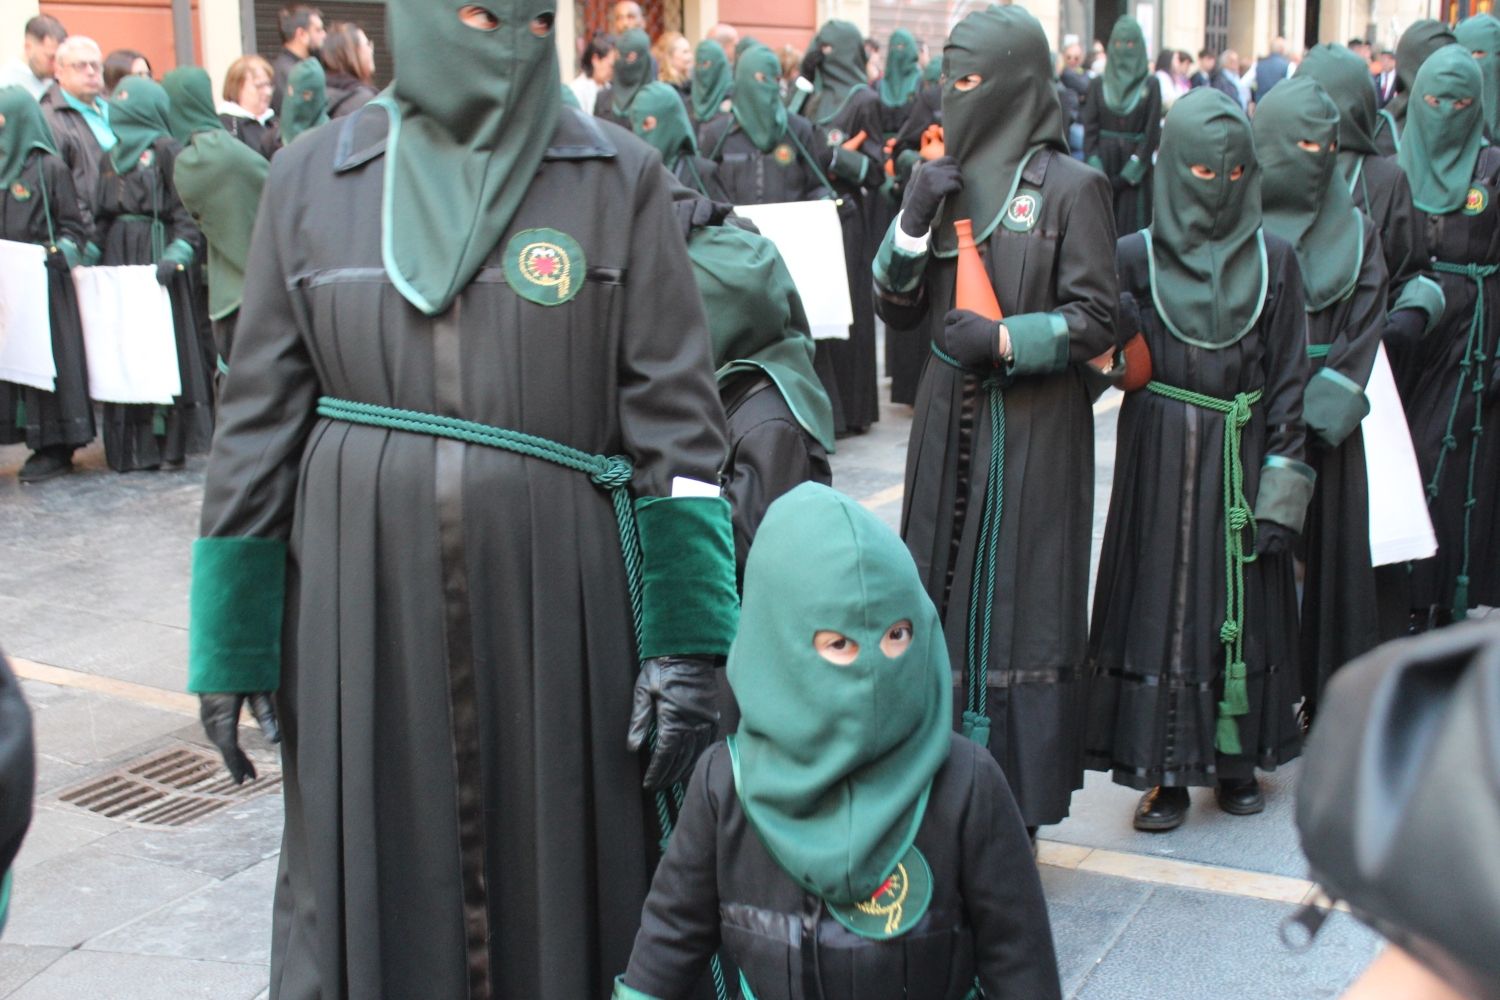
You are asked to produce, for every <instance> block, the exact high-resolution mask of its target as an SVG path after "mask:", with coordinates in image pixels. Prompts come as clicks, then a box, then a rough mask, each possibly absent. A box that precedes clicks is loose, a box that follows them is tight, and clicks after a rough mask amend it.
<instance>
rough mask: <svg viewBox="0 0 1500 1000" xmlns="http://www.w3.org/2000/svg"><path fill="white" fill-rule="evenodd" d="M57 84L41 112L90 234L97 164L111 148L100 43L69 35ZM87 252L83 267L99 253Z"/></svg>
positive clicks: (60, 56) (61, 47)
mask: <svg viewBox="0 0 1500 1000" xmlns="http://www.w3.org/2000/svg"><path fill="white" fill-rule="evenodd" d="M55 69H56V72H57V82H56V83H54V84H53V85H52V86H51V87H50V88H48V90H47V92H46V93H45V94H43V95H42V113H43V114H45V115H46V116H47V124H48V125H50V126H52V137H53V138H54V139H56V140H57V151H58V153H59V154H60V155H61V156H62V158H63V159H64V160H66V161H67V163H68V169H69V170H71V171H72V173H73V189H74V191H75V193H76V194H77V197H78V214H79V215H81V216H83V225H84V229H85V230H86V231H88V232H93V230H94V198H95V196H96V194H97V190H98V187H99V161H100V160H101V159H102V158H103V156H104V154H105V153H107V152H109V151H110V150H111V149H114V148H115V133H114V130H112V129H111V128H110V127H109V105H108V104H106V103H105V102H104V101H103V100H101V99H100V98H101V95H102V93H103V90H104V56H103V53H101V52H100V51H99V43H97V42H95V41H94V40H93V39H92V38H85V37H84V36H83V35H69V36H68V37H67V38H66V39H64V40H63V43H62V44H61V45H59V46H58V47H57V61H56V64H55ZM90 247H91V248H92V253H85V255H84V256H85V263H95V260H90V259H88V258H90V257H97V254H98V252H99V251H98V248H97V247H93V245H92V244H90Z"/></svg>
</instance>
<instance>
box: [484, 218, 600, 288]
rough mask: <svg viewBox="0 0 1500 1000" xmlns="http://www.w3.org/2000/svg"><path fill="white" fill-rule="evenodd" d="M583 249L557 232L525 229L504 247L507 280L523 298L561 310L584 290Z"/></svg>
mask: <svg viewBox="0 0 1500 1000" xmlns="http://www.w3.org/2000/svg"><path fill="white" fill-rule="evenodd" d="M587 272H588V263H587V262H586V261H585V260H584V257H583V248H582V247H580V246H579V245H578V241H577V240H575V239H573V237H571V236H569V235H568V234H567V233H563V232H559V231H558V230H556V229H523V230H521V231H520V232H519V233H516V234H515V235H514V236H512V237H511V238H510V242H509V243H508V244H506V247H505V280H506V281H508V282H509V283H510V287H511V289H512V290H514V291H515V293H516V294H517V295H519V296H521V298H523V299H526V300H527V301H528V302H535V303H536V304H537V305H539V306H560V305H562V304H563V303H564V302H567V301H569V300H570V299H572V298H573V296H575V295H577V294H578V292H579V290H580V289H581V288H582V287H583V279H584V276H585V275H586V274H587Z"/></svg>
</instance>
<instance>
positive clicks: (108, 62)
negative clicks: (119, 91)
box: [104, 49, 151, 97]
mask: <svg viewBox="0 0 1500 1000" xmlns="http://www.w3.org/2000/svg"><path fill="white" fill-rule="evenodd" d="M127 76H144V77H147V78H149V77H150V76H151V63H150V62H148V61H147V60H146V57H145V56H143V55H141V54H140V53H139V52H137V51H136V50H135V49H115V50H114V51H113V52H111V53H110V54H109V55H107V56H105V57H104V94H105V96H106V97H108V96H109V95H110V94H113V93H114V92H115V87H116V86H117V85H118V84H119V82H120V81H121V80H123V79H125V78H126V77H127Z"/></svg>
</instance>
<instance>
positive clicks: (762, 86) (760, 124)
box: [730, 45, 786, 153]
mask: <svg viewBox="0 0 1500 1000" xmlns="http://www.w3.org/2000/svg"><path fill="white" fill-rule="evenodd" d="M780 72H781V62H780V61H779V60H778V59H777V58H776V53H774V52H772V51H771V50H770V49H768V48H766V47H765V46H764V45H751V46H748V47H747V48H746V49H745V51H744V52H742V53H741V54H740V57H739V59H737V60H736V61H735V64H734V100H733V102H732V103H731V105H730V110H731V111H732V112H733V113H734V120H735V121H737V122H739V125H740V128H742V129H744V131H745V135H746V136H748V137H749V139H750V141H751V142H752V143H754V144H755V148H756V149H758V150H760V151H761V152H762V153H769V152H770V151H771V149H772V148H773V147H774V146H775V145H776V144H777V143H778V142H780V141H781V137H782V136H783V135H784V134H786V105H784V104H782V103H781V88H780V87H779V86H778V85H777V83H776V78H777V74H778V73H780ZM757 73H759V74H760V75H761V77H762V78H761V79H759V80H757V79H756V78H755V74H757Z"/></svg>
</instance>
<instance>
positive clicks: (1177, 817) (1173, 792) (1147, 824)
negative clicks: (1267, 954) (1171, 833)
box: [1135, 785, 1191, 833]
mask: <svg viewBox="0 0 1500 1000" xmlns="http://www.w3.org/2000/svg"><path fill="white" fill-rule="evenodd" d="M1190 802H1191V800H1190V799H1189V798H1188V790H1187V789H1186V788H1163V787H1161V786H1160V785H1158V786H1156V787H1155V788H1153V789H1151V791H1149V792H1147V793H1146V794H1145V795H1142V796H1141V801H1140V804H1139V805H1137V806H1136V807H1135V828H1136V829H1137V830H1144V831H1146V832H1147V833H1165V832H1166V831H1168V830H1175V829H1177V828H1178V827H1179V826H1181V825H1182V821H1183V820H1185V819H1187V811H1188V805H1189V804H1190Z"/></svg>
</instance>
